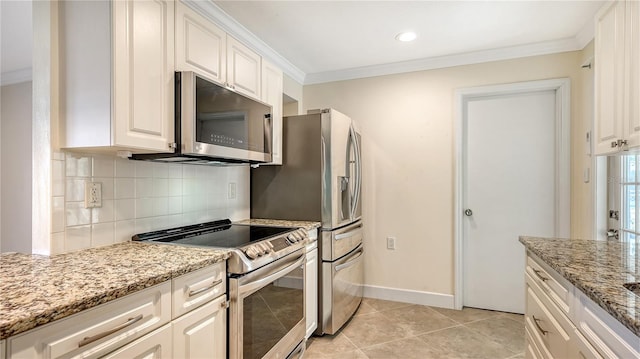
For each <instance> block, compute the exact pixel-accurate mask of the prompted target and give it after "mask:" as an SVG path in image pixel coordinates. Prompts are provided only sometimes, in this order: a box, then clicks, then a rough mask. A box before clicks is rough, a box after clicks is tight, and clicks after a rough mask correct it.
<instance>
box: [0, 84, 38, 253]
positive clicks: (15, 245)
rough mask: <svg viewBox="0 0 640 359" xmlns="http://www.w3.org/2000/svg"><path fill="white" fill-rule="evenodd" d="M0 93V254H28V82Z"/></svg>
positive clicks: (29, 251)
mask: <svg viewBox="0 0 640 359" xmlns="http://www.w3.org/2000/svg"><path fill="white" fill-rule="evenodd" d="M0 90H1V93H0V100H1V102H2V103H1V105H0V109H1V115H0V119H1V121H0V126H1V129H0V134H1V139H0V146H1V149H0V154H1V156H2V158H1V160H0V163H1V164H2V170H1V171H0V173H1V176H2V178H1V180H0V191H1V192H0V198H1V199H2V201H1V202H2V203H1V209H0V213H1V216H2V217H1V220H0V223H1V224H2V226H1V231H0V243H1V244H0V251H2V252H23V253H31V97H32V96H31V82H22V83H18V84H13V85H7V86H2V87H1V88H0Z"/></svg>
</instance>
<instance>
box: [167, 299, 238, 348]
mask: <svg viewBox="0 0 640 359" xmlns="http://www.w3.org/2000/svg"><path fill="white" fill-rule="evenodd" d="M226 308H227V306H226V296H224V295H223V296H221V297H219V298H218V299H216V300H213V301H211V302H210V303H208V304H205V305H203V306H202V307H200V308H198V309H196V310H194V311H192V312H189V313H187V314H185V315H183V316H182V317H180V318H178V319H176V320H174V321H173V322H172V326H173V358H184V359H190V358H213V359H225V358H226V357H227V309H226Z"/></svg>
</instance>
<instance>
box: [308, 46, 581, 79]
mask: <svg viewBox="0 0 640 359" xmlns="http://www.w3.org/2000/svg"><path fill="white" fill-rule="evenodd" d="M582 48H583V47H580V45H579V44H578V42H577V40H576V39H575V38H569V39H563V40H557V41H548V42H541V43H536V44H529V45H519V46H511V47H504V48H499V49H492V50H482V51H475V52H468V53H462V54H455V55H446V56H438V57H430V58H424V59H417V60H410V61H402V62H395V63H390V64H382V65H373V66H364V67H357V68H351V69H345V70H337V71H327V72H319V73H312V74H307V76H306V77H305V82H304V85H311V84H319V83H325V82H333V81H342V80H353V79H358V78H365V77H374V76H384V75H393V74H399V73H406V72H414V71H424V70H433V69H440V68H447V67H454V66H462V65H473V64H479V63H484V62H492V61H501V60H511V59H517V58H522V57H529V56H539V55H548V54H554V53H560V52H567V51H576V50H581V49H582Z"/></svg>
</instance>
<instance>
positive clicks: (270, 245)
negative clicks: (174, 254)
mask: <svg viewBox="0 0 640 359" xmlns="http://www.w3.org/2000/svg"><path fill="white" fill-rule="evenodd" d="M307 239H308V236H307V231H305V230H303V229H298V228H289V227H272V226H255V225H242V224H232V223H231V221H229V220H221V221H214V222H207V223H201V224H196V225H191V226H184V227H179V228H172V229H167V230H161V231H155V232H148V233H141V234H137V235H135V236H134V237H133V240H137V241H152V242H158V243H167V244H172V245H182V246H197V247H209V248H219V249H226V250H230V251H231V257H230V258H229V260H228V261H227V274H228V275H227V277H228V288H229V302H230V305H229V325H228V327H227V329H228V330H227V337H228V341H229V358H232V359H235V358H297V357H301V356H302V353H303V352H304V349H305V343H304V337H305V310H304V297H305V293H304V290H305V289H304V287H305V286H304V274H305V273H304V270H305V269H304V268H305V265H304V264H305V251H304V246H305V244H306V240H307ZM290 278H293V279H298V280H297V281H296V280H287V279H290ZM292 283H294V284H292ZM295 283H297V284H295Z"/></svg>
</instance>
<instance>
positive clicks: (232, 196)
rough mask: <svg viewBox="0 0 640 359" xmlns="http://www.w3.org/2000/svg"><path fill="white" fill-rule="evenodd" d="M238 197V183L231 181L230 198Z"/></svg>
mask: <svg viewBox="0 0 640 359" xmlns="http://www.w3.org/2000/svg"><path fill="white" fill-rule="evenodd" d="M234 198H236V183H235V182H229V199H234Z"/></svg>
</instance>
